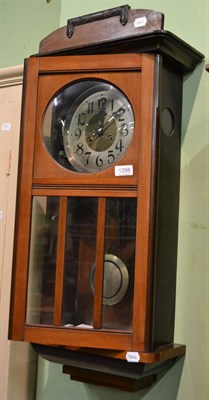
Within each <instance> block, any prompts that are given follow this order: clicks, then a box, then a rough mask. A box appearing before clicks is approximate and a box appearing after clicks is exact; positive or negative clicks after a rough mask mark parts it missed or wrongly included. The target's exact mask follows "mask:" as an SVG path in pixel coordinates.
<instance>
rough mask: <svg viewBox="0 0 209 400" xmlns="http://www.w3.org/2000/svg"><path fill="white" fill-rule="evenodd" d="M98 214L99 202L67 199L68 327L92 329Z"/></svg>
mask: <svg viewBox="0 0 209 400" xmlns="http://www.w3.org/2000/svg"><path fill="white" fill-rule="evenodd" d="M97 213H98V199H97V198H93V197H72V198H68V209H67V231H66V246H65V267H64V268H65V269H64V281H63V304H62V325H64V326H65V327H74V326H75V327H80V328H91V327H92V325H93V305H94V296H93V291H92V288H91V284H90V276H91V270H92V267H93V265H94V263H95V260H96V236H97Z"/></svg>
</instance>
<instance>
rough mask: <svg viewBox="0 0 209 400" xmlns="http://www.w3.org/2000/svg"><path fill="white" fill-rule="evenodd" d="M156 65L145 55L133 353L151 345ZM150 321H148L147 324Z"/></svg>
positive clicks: (141, 101) (141, 112) (142, 90)
mask: <svg viewBox="0 0 209 400" xmlns="http://www.w3.org/2000/svg"><path fill="white" fill-rule="evenodd" d="M154 63H155V57H154V56H153V55H144V56H143V61H142V77H141V79H142V85H141V98H140V103H141V107H140V136H139V166H138V171H139V185H138V209H137V211H138V213H137V237H136V261H135V287H134V309H133V316H134V317H133V318H134V319H133V341H132V349H133V350H137V351H145V350H146V349H147V346H148V344H149V341H150V331H149V329H150V320H149V318H150V311H151V308H152V298H151V297H150V286H151V284H152V281H151V280H152V271H151V270H150V265H149V259H150V254H149V251H150V239H151V238H150V227H151V225H152V223H153V221H152V220H151V215H150V209H151V196H152V195H153V193H152V188H151V174H152V157H153V154H152V151H153V149H152V140H153V137H152V135H153V121H154V117H155V112H156V110H155V109H154V100H153V99H154ZM147 318H148V320H147Z"/></svg>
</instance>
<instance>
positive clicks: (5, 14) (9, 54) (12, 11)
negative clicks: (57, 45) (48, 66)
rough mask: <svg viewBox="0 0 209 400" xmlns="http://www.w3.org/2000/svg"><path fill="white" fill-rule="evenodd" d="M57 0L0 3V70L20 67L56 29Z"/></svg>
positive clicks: (0, 0) (6, 1) (57, 22)
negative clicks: (14, 66)
mask: <svg viewBox="0 0 209 400" xmlns="http://www.w3.org/2000/svg"><path fill="white" fill-rule="evenodd" d="M60 8H61V0H51V1H50V2H49V3H48V2H47V0H0V68H4V67H9V66H13V65H21V64H23V62H24V58H26V57H29V56H30V55H31V54H36V53H37V52H38V48H39V42H40V40H41V39H43V37H45V36H46V35H48V34H49V33H50V32H52V31H53V30H55V29H56V28H58V27H59V21H60Z"/></svg>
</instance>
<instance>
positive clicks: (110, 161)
mask: <svg viewBox="0 0 209 400" xmlns="http://www.w3.org/2000/svg"><path fill="white" fill-rule="evenodd" d="M107 157H108V164H113V163H114V161H115V156H114V154H113V150H108V155H107Z"/></svg>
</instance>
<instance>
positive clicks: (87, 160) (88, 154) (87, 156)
mask: <svg viewBox="0 0 209 400" xmlns="http://www.w3.org/2000/svg"><path fill="white" fill-rule="evenodd" d="M90 155H91V152H90V151H86V152H85V156H86V164H85V165H84V166H86V165H88V164H89V158H90Z"/></svg>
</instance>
